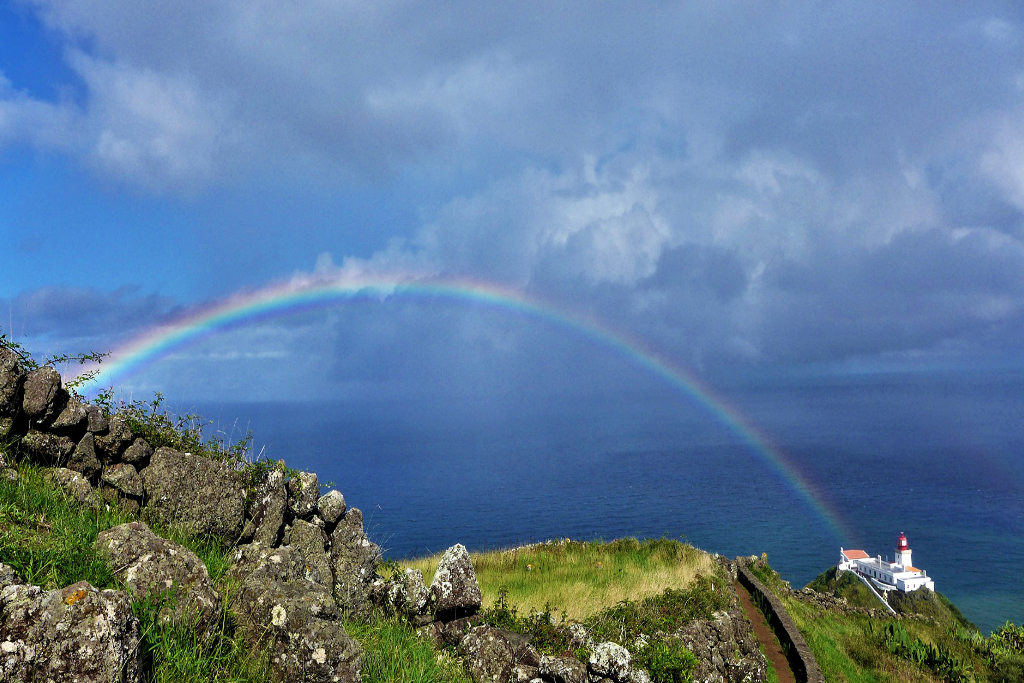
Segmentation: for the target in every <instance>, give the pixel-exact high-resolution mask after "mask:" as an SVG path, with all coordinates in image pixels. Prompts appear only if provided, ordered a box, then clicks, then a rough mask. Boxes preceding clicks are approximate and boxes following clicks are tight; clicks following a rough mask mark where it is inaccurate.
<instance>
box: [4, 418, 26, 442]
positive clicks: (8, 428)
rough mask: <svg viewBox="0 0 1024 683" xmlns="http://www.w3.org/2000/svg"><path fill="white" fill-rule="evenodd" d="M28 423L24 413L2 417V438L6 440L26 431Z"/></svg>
mask: <svg viewBox="0 0 1024 683" xmlns="http://www.w3.org/2000/svg"><path fill="white" fill-rule="evenodd" d="M27 424H28V420H26V419H25V416H24V415H15V416H11V417H0V440H5V441H6V440H7V439H8V438H9V437H11V436H17V435H18V434H22V433H24V431H25V427H26V425H27Z"/></svg>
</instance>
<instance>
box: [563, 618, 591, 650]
mask: <svg viewBox="0 0 1024 683" xmlns="http://www.w3.org/2000/svg"><path fill="white" fill-rule="evenodd" d="M565 635H566V638H568V640H569V647H571V648H573V649H575V650H579V649H580V648H586V649H588V650H589V649H591V648H593V647H594V639H593V637H591V635H590V631H588V630H587V627H586V626H584V625H583V624H580V623H577V622H572V623H570V624H569V625H568V626H566V627H565Z"/></svg>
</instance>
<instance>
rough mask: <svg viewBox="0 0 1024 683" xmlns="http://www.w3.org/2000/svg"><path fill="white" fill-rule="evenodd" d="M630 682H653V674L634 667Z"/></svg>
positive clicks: (745, 679) (747, 679) (749, 679)
mask: <svg viewBox="0 0 1024 683" xmlns="http://www.w3.org/2000/svg"><path fill="white" fill-rule="evenodd" d="M741 680H743V681H752V680H754V679H751V678H744V679H741ZM629 683H651V675H650V674H649V673H647V672H646V671H645V670H643V669H636V668H634V669H633V671H632V673H630V674H629Z"/></svg>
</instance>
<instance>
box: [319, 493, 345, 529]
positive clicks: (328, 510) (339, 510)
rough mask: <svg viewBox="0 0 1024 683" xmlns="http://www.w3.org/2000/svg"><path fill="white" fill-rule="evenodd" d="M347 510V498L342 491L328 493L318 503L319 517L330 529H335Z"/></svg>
mask: <svg viewBox="0 0 1024 683" xmlns="http://www.w3.org/2000/svg"><path fill="white" fill-rule="evenodd" d="M345 510H346V505H345V496H343V495H341V491H328V492H327V493H325V494H324V495H322V496H320V499H319V500H318V501H317V502H316V512H317V515H318V516H319V517H320V519H322V520H324V522H325V523H326V524H327V528H328V529H332V528H334V525H335V524H337V523H338V520H339V519H341V517H342V515H344V514H345Z"/></svg>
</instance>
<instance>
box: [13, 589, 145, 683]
mask: <svg viewBox="0 0 1024 683" xmlns="http://www.w3.org/2000/svg"><path fill="white" fill-rule="evenodd" d="M138 647H139V622H138V620H137V619H136V618H135V615H134V614H132V609H131V605H130V603H129V600H128V596H127V595H126V594H125V593H123V592H121V591H113V590H102V591H101V590H97V589H96V588H94V587H92V586H91V585H89V584H88V583H86V582H85V581H81V582H79V583H76V584H73V585H71V586H68V587H66V588H61V589H59V590H52V591H43V590H42V589H41V588H40V587H39V586H30V585H22V584H9V585H6V586H4V587H3V588H2V589H0V680H5V681H79V682H81V683H109V682H110V681H121V682H123V683H135V682H137V681H139V665H138V657H137V653H138Z"/></svg>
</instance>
